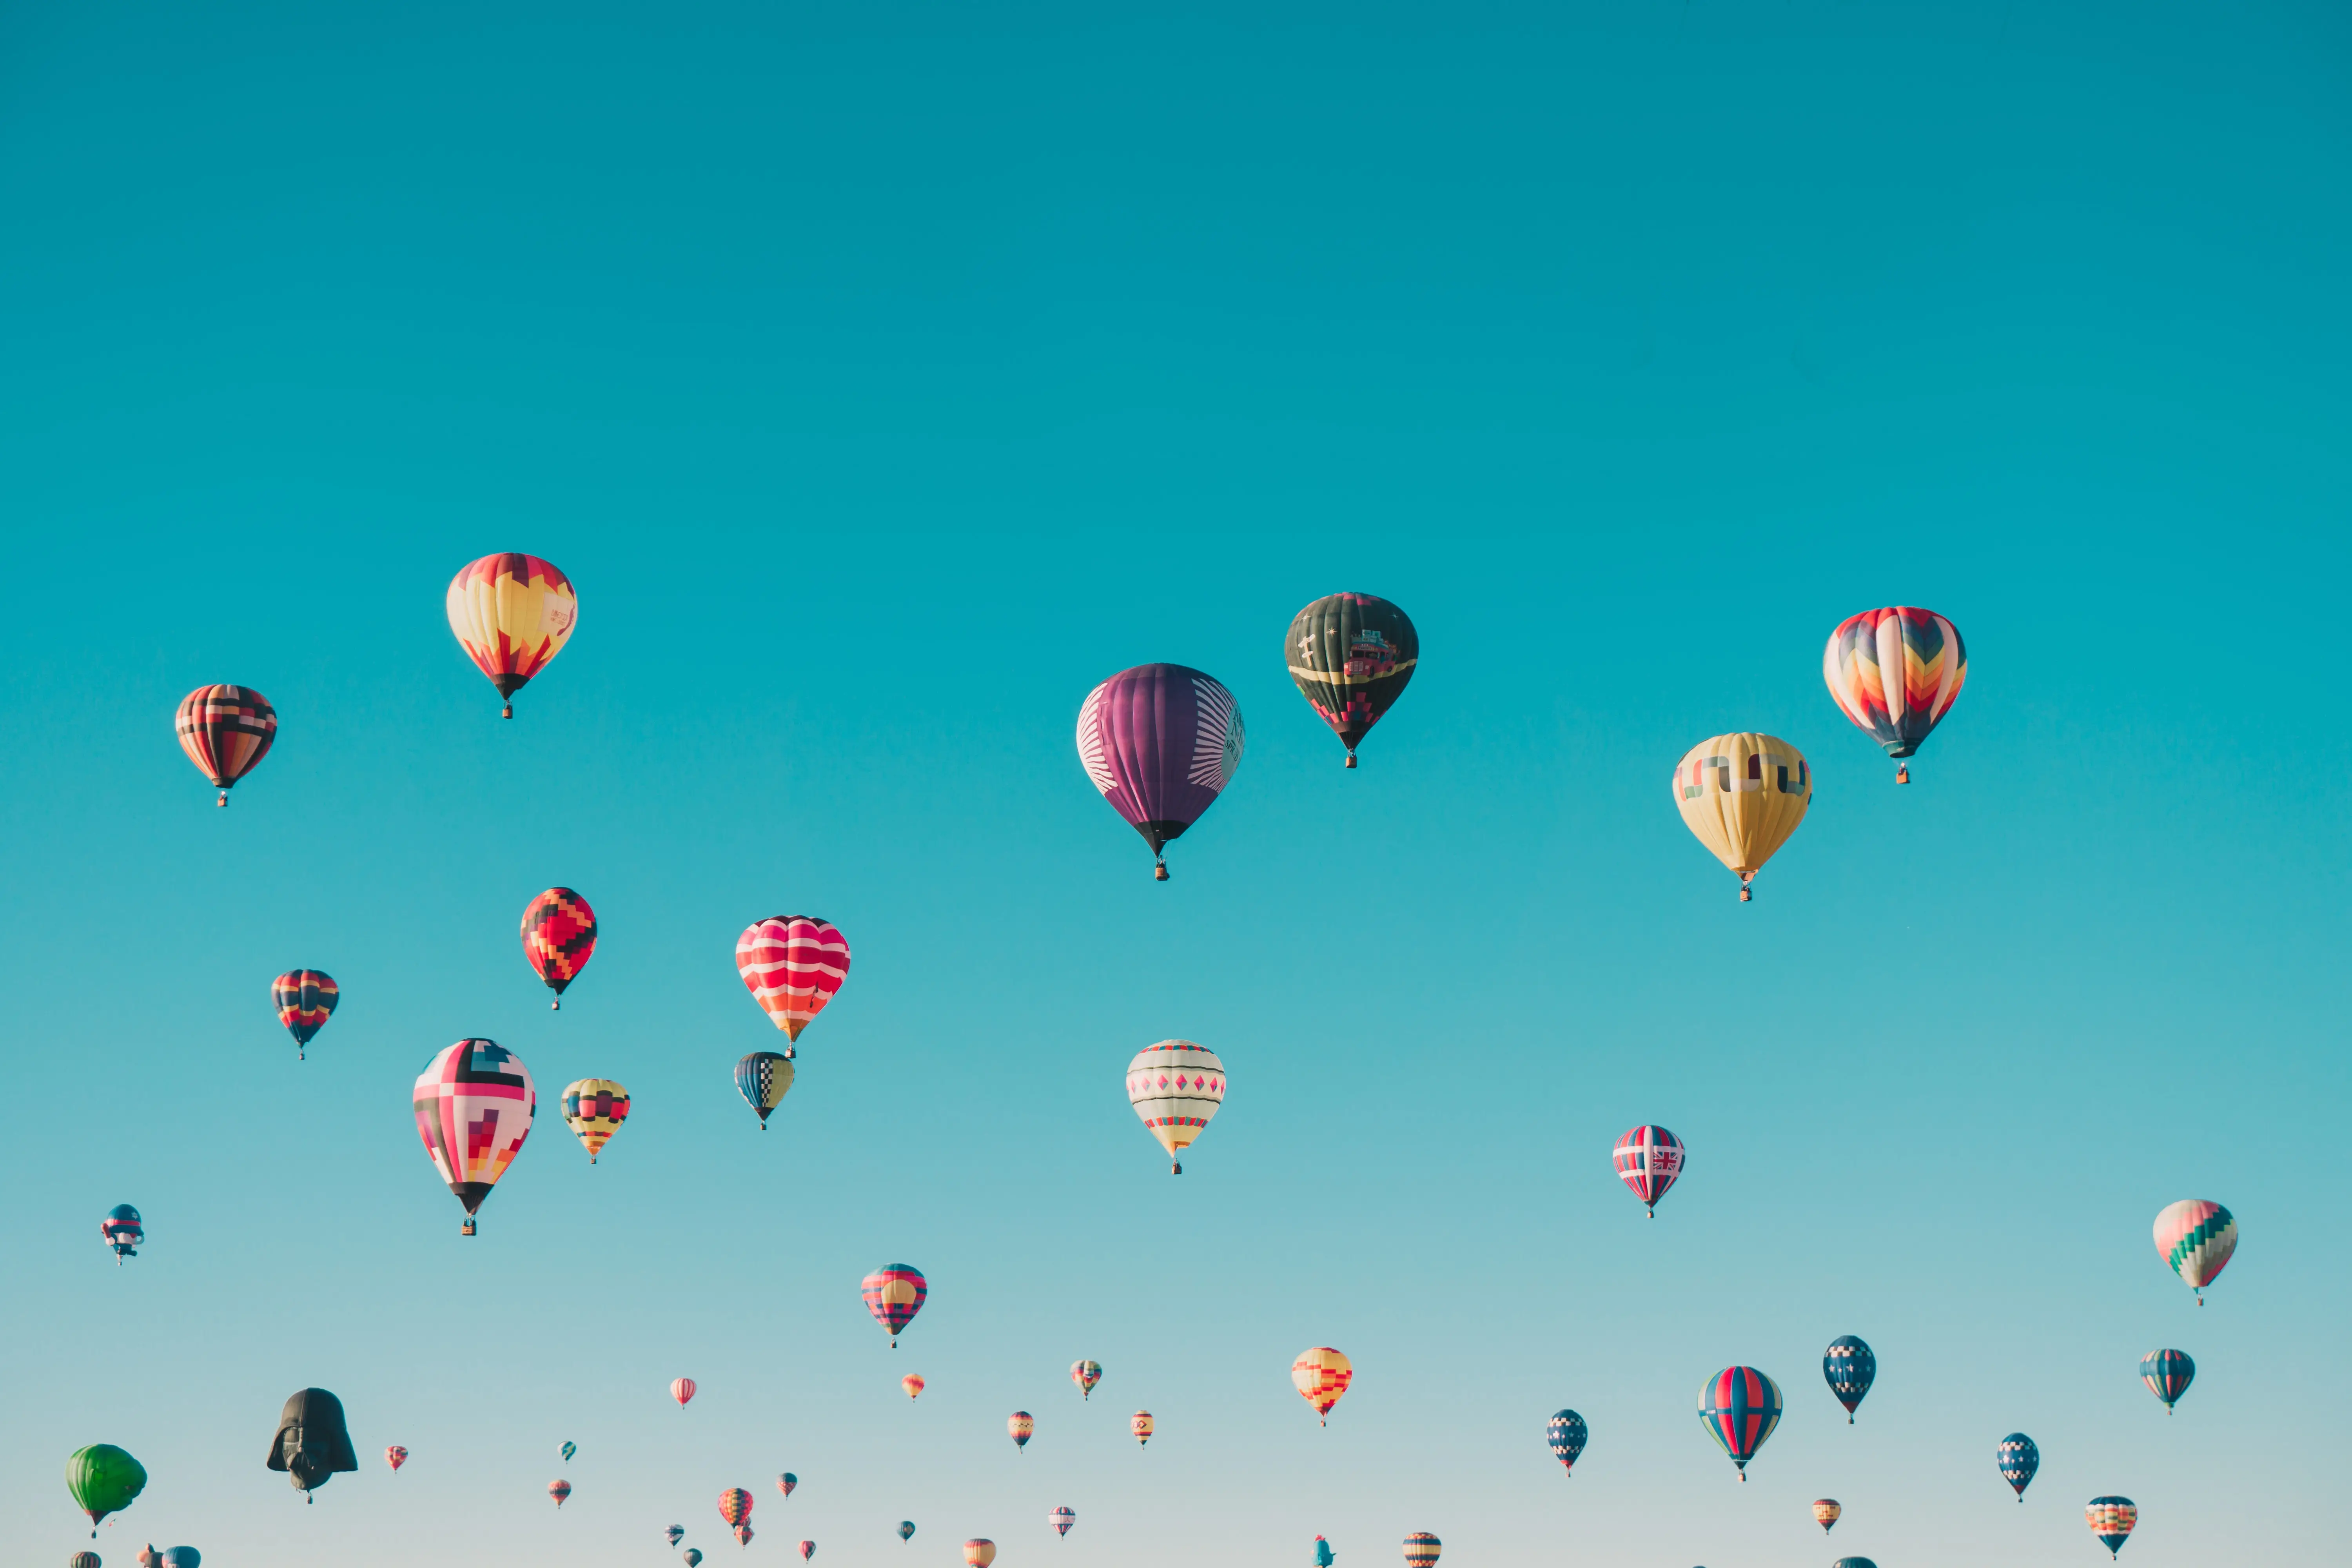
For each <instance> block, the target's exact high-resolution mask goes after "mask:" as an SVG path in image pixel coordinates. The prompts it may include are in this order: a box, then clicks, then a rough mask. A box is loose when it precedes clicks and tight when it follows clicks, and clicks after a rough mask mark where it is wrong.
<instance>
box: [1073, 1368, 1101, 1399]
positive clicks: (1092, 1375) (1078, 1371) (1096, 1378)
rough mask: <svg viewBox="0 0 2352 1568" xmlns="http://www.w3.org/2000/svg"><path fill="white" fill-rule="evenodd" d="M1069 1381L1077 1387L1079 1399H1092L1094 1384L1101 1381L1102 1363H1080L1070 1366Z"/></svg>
mask: <svg viewBox="0 0 2352 1568" xmlns="http://www.w3.org/2000/svg"><path fill="white" fill-rule="evenodd" d="M1070 1381H1071V1382H1072V1383H1075V1384H1077V1385H1078V1397H1079V1398H1081V1399H1090V1398H1092V1397H1093V1396H1094V1392H1095V1384H1097V1383H1100V1382H1101V1381H1102V1363H1100V1362H1098V1361H1081V1362H1074V1363H1071V1365H1070Z"/></svg>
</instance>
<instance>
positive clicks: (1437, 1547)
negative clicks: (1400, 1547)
mask: <svg viewBox="0 0 2352 1568" xmlns="http://www.w3.org/2000/svg"><path fill="white" fill-rule="evenodd" d="M1444 1545H1445V1543H1444V1542H1442V1541H1440V1540H1438V1539H1437V1537H1435V1536H1434V1535H1432V1534H1430V1533H1429V1531H1425V1530H1416V1531H1413V1532H1412V1534H1411V1535H1408V1536H1406V1537H1405V1538H1404V1568H1437V1554H1438V1552H1441V1551H1442V1550H1444Z"/></svg>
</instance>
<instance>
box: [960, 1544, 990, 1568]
mask: <svg viewBox="0 0 2352 1568" xmlns="http://www.w3.org/2000/svg"><path fill="white" fill-rule="evenodd" d="M963 1560H964V1564H965V1568H988V1565H989V1564H990V1563H993V1562H995V1561H996V1542H993V1541H967V1542H964V1543H963Z"/></svg>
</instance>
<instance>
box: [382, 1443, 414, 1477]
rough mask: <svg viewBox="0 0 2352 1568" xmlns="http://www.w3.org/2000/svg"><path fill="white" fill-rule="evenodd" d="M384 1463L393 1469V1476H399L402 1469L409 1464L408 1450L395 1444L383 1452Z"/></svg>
mask: <svg viewBox="0 0 2352 1568" xmlns="http://www.w3.org/2000/svg"><path fill="white" fill-rule="evenodd" d="M383 1462H384V1463H385V1464H387V1465H390V1466H391V1467H392V1473H393V1474H394V1475H398V1474H399V1473H400V1467H401V1466H403V1465H404V1464H406V1463H408V1450H407V1449H405V1448H404V1447H401V1446H400V1445H399V1444H397V1443H394V1445H393V1446H392V1447H389V1448H386V1449H385V1450H384V1451H383Z"/></svg>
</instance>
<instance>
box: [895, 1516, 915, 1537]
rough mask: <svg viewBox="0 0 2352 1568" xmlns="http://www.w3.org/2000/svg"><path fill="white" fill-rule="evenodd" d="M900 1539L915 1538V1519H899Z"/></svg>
mask: <svg viewBox="0 0 2352 1568" xmlns="http://www.w3.org/2000/svg"><path fill="white" fill-rule="evenodd" d="M898 1539H899V1540H901V1541H912V1540H914V1539H915V1521H913V1520H911V1519H902V1520H900V1521H898Z"/></svg>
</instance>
